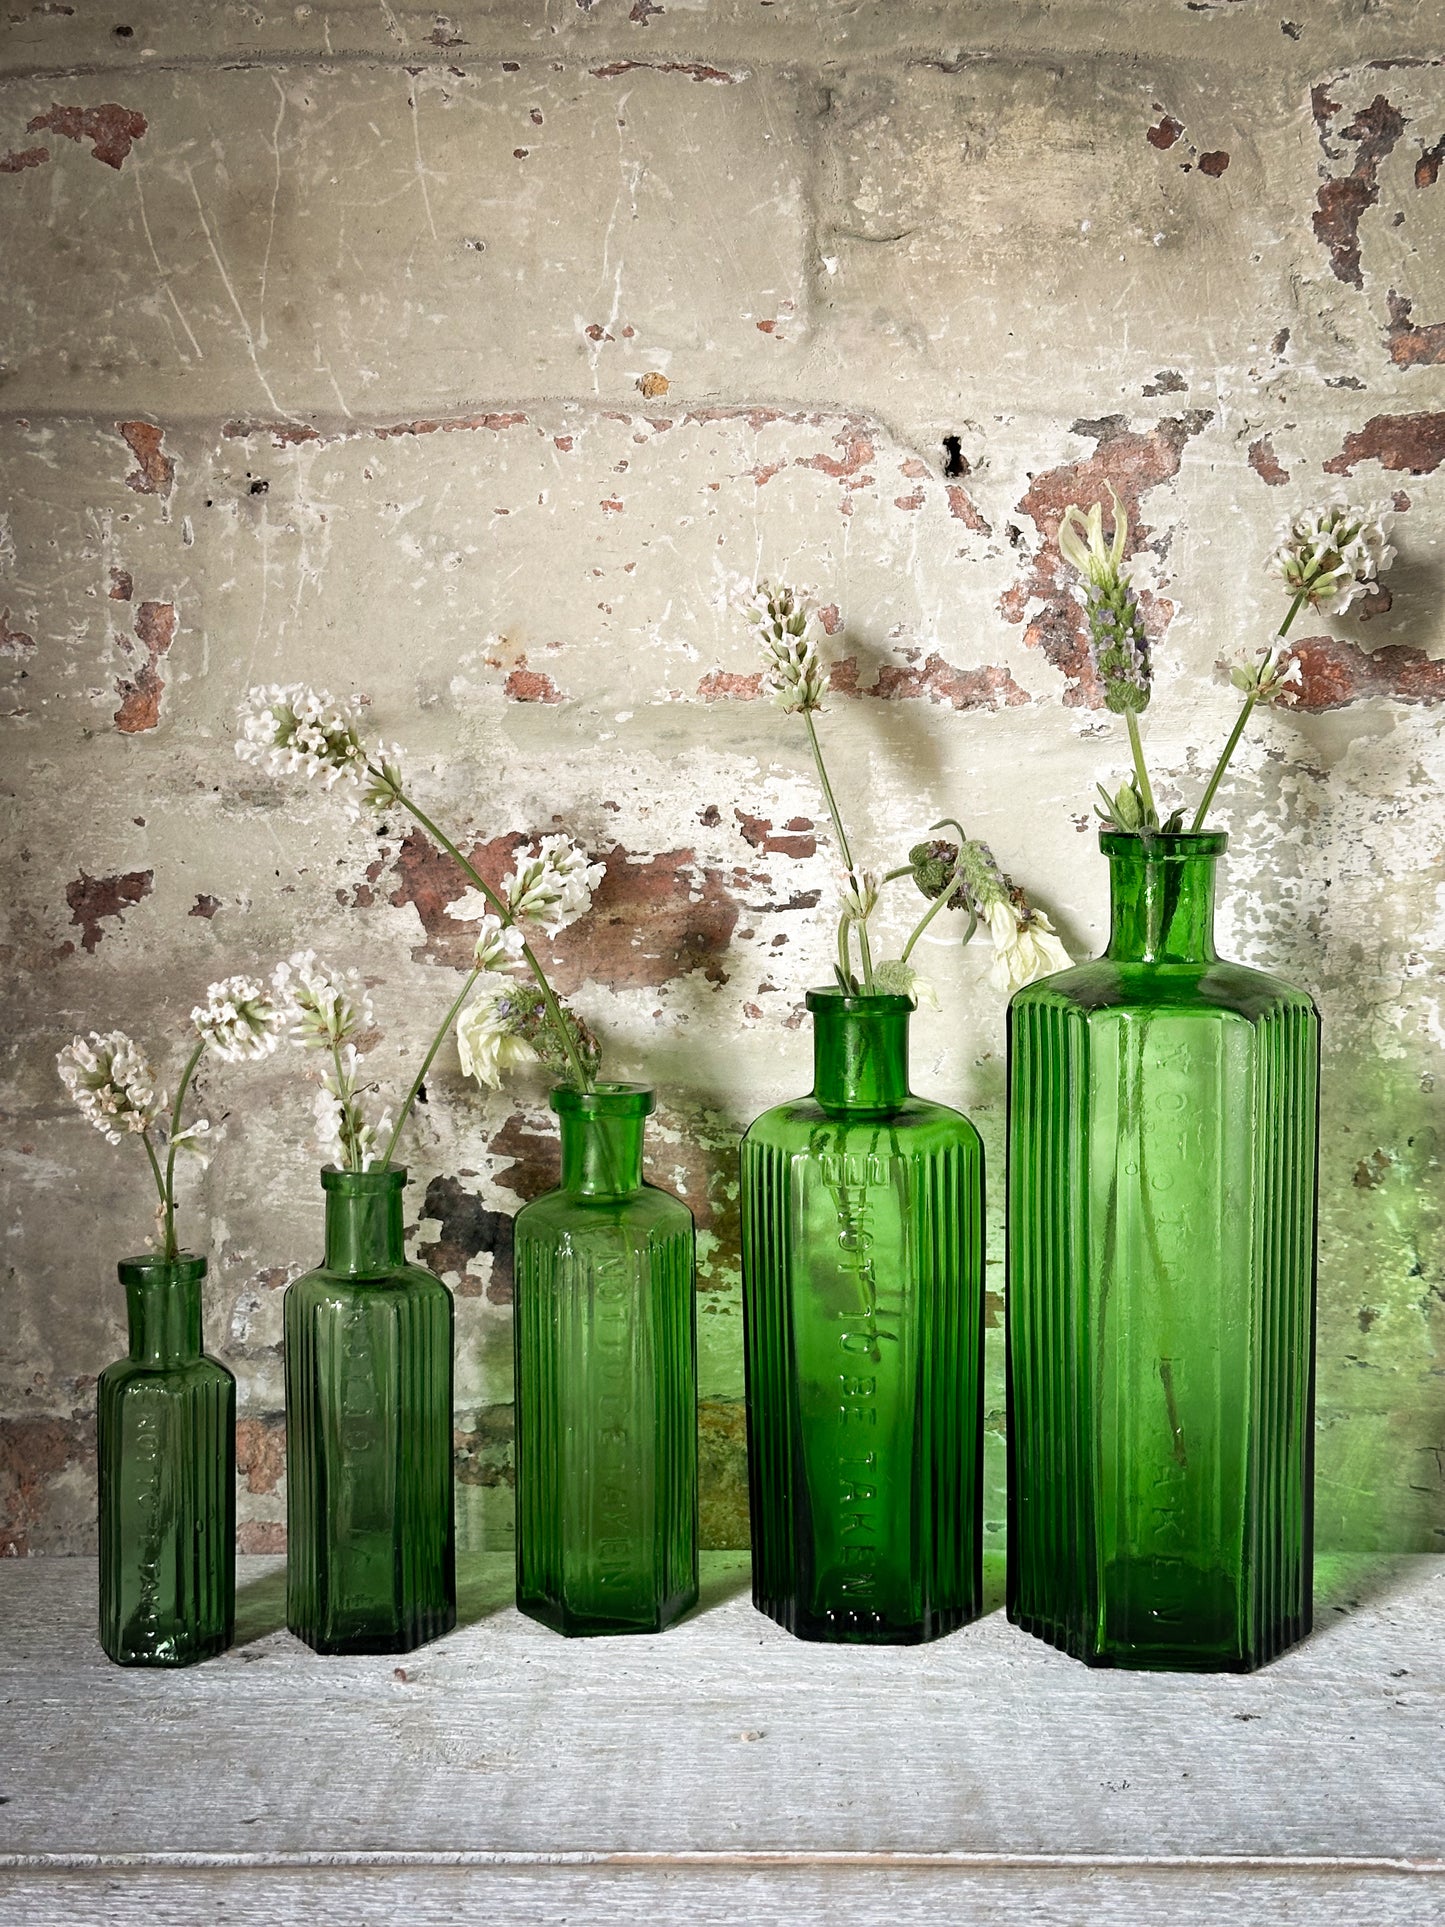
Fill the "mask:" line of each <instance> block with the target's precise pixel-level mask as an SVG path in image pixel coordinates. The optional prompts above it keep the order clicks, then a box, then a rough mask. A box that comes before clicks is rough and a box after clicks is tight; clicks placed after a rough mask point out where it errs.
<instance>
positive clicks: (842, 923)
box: [838, 917, 858, 997]
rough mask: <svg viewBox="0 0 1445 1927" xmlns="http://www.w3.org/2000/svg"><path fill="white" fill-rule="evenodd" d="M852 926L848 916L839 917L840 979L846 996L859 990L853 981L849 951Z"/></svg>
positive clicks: (850, 995)
mask: <svg viewBox="0 0 1445 1927" xmlns="http://www.w3.org/2000/svg"><path fill="white" fill-rule="evenodd" d="M851 928H852V925H851V924H850V923H849V921H848V919H847V917H839V919H838V981H839V982H840V983H841V984H842V986H843V992H844V995H845V996H848V997H852V996H854V995H855V994H856V992H857V988H858V987H857V985H856V984H855V983H854V982H853V960H852V958H851V956H850V955H849V952H848V932H849V930H850V929H851Z"/></svg>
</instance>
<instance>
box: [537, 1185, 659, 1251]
mask: <svg viewBox="0 0 1445 1927" xmlns="http://www.w3.org/2000/svg"><path fill="white" fill-rule="evenodd" d="M610 1225H626V1226H628V1227H629V1228H630V1229H631V1230H634V1231H637V1232H648V1233H652V1234H655V1235H656V1236H658V1237H677V1236H681V1235H683V1234H686V1235H688V1236H691V1234H692V1230H693V1216H692V1212H691V1211H690V1210H689V1209H688V1207H687V1206H686V1205H685V1204H684V1203H683V1201H682V1199H681V1198H679V1197H677V1196H675V1195H674V1193H673V1192H671V1191H665V1190H664V1189H663V1188H662V1186H661V1185H659V1184H648V1183H643V1184H642V1185H641V1186H640V1187H639V1188H638V1189H637V1190H636V1191H632V1192H629V1193H628V1195H627V1196H626V1197H625V1198H592V1197H582V1196H580V1195H579V1194H578V1193H577V1192H575V1191H564V1190H562V1189H561V1188H560V1187H559V1188H558V1189H557V1190H555V1191H547V1192H545V1193H544V1194H543V1195H542V1196H541V1197H540V1198H533V1200H532V1201H531V1203H530V1204H524V1205H523V1206H522V1208H521V1210H520V1211H519V1212H518V1213H517V1216H516V1219H515V1220H514V1224H513V1235H514V1237H517V1238H527V1237H543V1238H545V1237H548V1236H550V1235H551V1234H553V1233H555V1232H559V1231H574V1230H582V1229H598V1228H601V1227H604V1226H610Z"/></svg>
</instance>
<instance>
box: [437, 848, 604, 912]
mask: <svg viewBox="0 0 1445 1927" xmlns="http://www.w3.org/2000/svg"><path fill="white" fill-rule="evenodd" d="M606 874H607V871H606V866H605V865H604V864H601V863H589V862H588V861H587V852H586V851H585V850H584V849H582V847H581V846H580V844H576V843H573V842H572V841H571V839H570V838H568V837H565V836H544V837H543V838H542V839H541V841H540V842H539V843H538V845H537V853H536V855H535V856H533V857H529V858H528V860H527V861H526V862H525V863H522V864H520V865H519V866H518V867H517V869H516V870H515V871H514V872H513V874H512V875H511V876H509V877H507V878H505V879H504V880H503V883H502V886H501V889H500V891H499V892H498V894H499V895H500V896H501V898H502V900H503V901H504V902H505V904H506V906H507V910H508V913H509V914H510V915H511V916H512V917H514V918H523V917H525V918H527V919H528V920H529V921H531V922H533V923H540V924H541V925H542V926H543V928H544V929H546V930H549V931H551V932H552V934H553V935H554V936H555V935H556V934H557V932H558V931H559V930H565V929H566V928H567V926H568V924H569V923H575V922H576V921H577V919H578V918H579V917H585V916H586V914H587V912H588V911H589V910H590V909H591V908H592V892H593V891H594V890H595V889H596V888H597V886H598V884H599V883H600V882H601V881H602V879H603V877H604V876H605V875H606ZM462 901H463V902H465V901H466V898H463V899H462Z"/></svg>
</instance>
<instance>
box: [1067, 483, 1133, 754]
mask: <svg viewBox="0 0 1445 1927" xmlns="http://www.w3.org/2000/svg"><path fill="white" fill-rule="evenodd" d="M1109 494H1110V497H1111V498H1112V500H1113V504H1114V533H1113V536H1112V539H1111V540H1110V541H1109V542H1108V543H1107V544H1106V543H1105V541H1104V511H1103V508H1102V506H1101V505H1100V504H1099V503H1098V502H1096V503H1095V504H1094V505H1093V507H1092V508H1091V509H1090V510H1089V512H1088V514H1087V516H1086V515H1085V514H1084V512H1083V510H1082V509H1080V508H1078V507H1077V506H1076V505H1075V504H1073V503H1070V504H1069V506H1068V508H1066V509H1065V510H1064V516H1063V520H1062V522H1061V523H1060V524H1059V550H1060V552H1061V554H1062V555H1063V557H1064V560H1065V561H1066V562H1068V563H1070V564H1071V565H1072V566H1073V567H1074V568H1075V569H1077V570H1078V572H1079V575H1080V578H1081V582H1082V589H1083V602H1084V611H1085V614H1086V615H1087V617H1088V622H1089V652H1090V655H1091V656H1092V658H1093V664H1094V670H1095V673H1096V674H1097V676H1098V678H1099V681H1100V682H1101V683H1102V684H1103V688H1104V702H1105V705H1106V707H1107V708H1109V709H1111V710H1113V712H1114V714H1115V715H1117V716H1122V715H1123V714H1124V712H1125V711H1126V710H1132V711H1133V712H1134V714H1135V715H1138V714H1139V712H1140V711H1141V710H1144V709H1147V708H1148V707H1149V693H1150V692H1149V683H1150V676H1151V673H1152V671H1151V668H1150V662H1149V639H1148V637H1147V636H1146V635H1145V634H1144V623H1143V619H1142V618H1141V616H1140V614H1139V603H1138V598H1137V597H1136V596H1135V594H1134V591H1133V589H1132V588H1131V586H1130V583H1129V578H1128V576H1127V575H1126V574H1124V572H1123V570H1122V569H1121V567H1120V564H1121V563H1122V562H1123V559H1124V550H1125V547H1126V545H1127V542H1128V536H1129V518H1128V516H1127V515H1126V514H1125V513H1124V505H1123V503H1122V502H1121V501H1120V500H1119V498H1118V496H1117V495H1115V493H1114V490H1113V488H1112V487H1111V488H1110V490H1109ZM1076 525H1077V526H1076ZM1080 530H1082V531H1083V533H1082V534H1080Z"/></svg>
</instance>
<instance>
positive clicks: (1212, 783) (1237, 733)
mask: <svg viewBox="0 0 1445 1927" xmlns="http://www.w3.org/2000/svg"><path fill="white" fill-rule="evenodd" d="M1308 594H1309V585H1308V584H1306V586H1305V587H1304V588H1303V589H1301V590H1300V591H1299V593H1298V594H1297V595H1296V597H1295V599H1294V601H1293V602H1292V603H1291V604H1290V605H1289V614H1288V615H1287V616H1286V617H1285V619H1284V621H1283V622H1282V623H1281V624H1280V625H1279V628H1278V630H1277V631H1276V632H1275V638H1274V640H1275V643H1281V642H1283V641H1284V639H1285V637H1286V636H1287V635H1288V634H1289V632H1290V626H1291V624H1292V623H1293V622H1294V619H1295V617H1296V616H1297V615H1298V614H1299V612H1300V610H1301V609H1302V608H1303V607H1304V605H1305V600H1306V598H1307V596H1308ZM1271 654H1273V649H1271ZM1258 701H1259V691H1258V690H1257V689H1252V690H1251V691H1250V692H1249V694H1248V695H1247V696H1246V697H1245V699H1244V707H1243V708H1242V709H1241V710H1240V712H1239V715H1238V717H1237V718H1236V720H1235V724H1234V728H1233V729H1232V730H1231V731H1230V732H1229V741H1228V742H1227V743H1226V744H1225V745H1224V754H1223V755H1222V756H1221V757H1220V759H1219V761H1218V762H1217V763H1216V764H1215V765H1214V774H1213V775H1212V776H1211V777H1210V779H1209V786H1208V788H1207V789H1206V790H1205V792H1204V798H1203V801H1202V802H1201V803H1200V805H1199V808H1198V809H1197V810H1196V811H1195V812H1194V821H1193V822H1192V823H1191V824H1190V826H1189V827H1190V830H1191V832H1196V833H1197V832H1198V831H1200V830H1202V829H1203V828H1204V819H1205V817H1206V816H1208V814H1209V806H1210V804H1211V803H1212V802H1213V801H1214V793H1215V791H1216V790H1217V789H1218V788H1219V785H1220V784H1221V783H1222V782H1223V781H1224V772H1225V771H1226V770H1227V769H1228V768H1229V759H1230V757H1231V756H1233V754H1234V752H1235V750H1236V749H1238V747H1239V739H1240V737H1241V736H1242V735H1243V734H1244V726H1245V724H1246V723H1247V722H1248V721H1249V719H1250V717H1251V715H1252V714H1253V713H1254V706H1255V704H1256V703H1257V702H1258Z"/></svg>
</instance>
